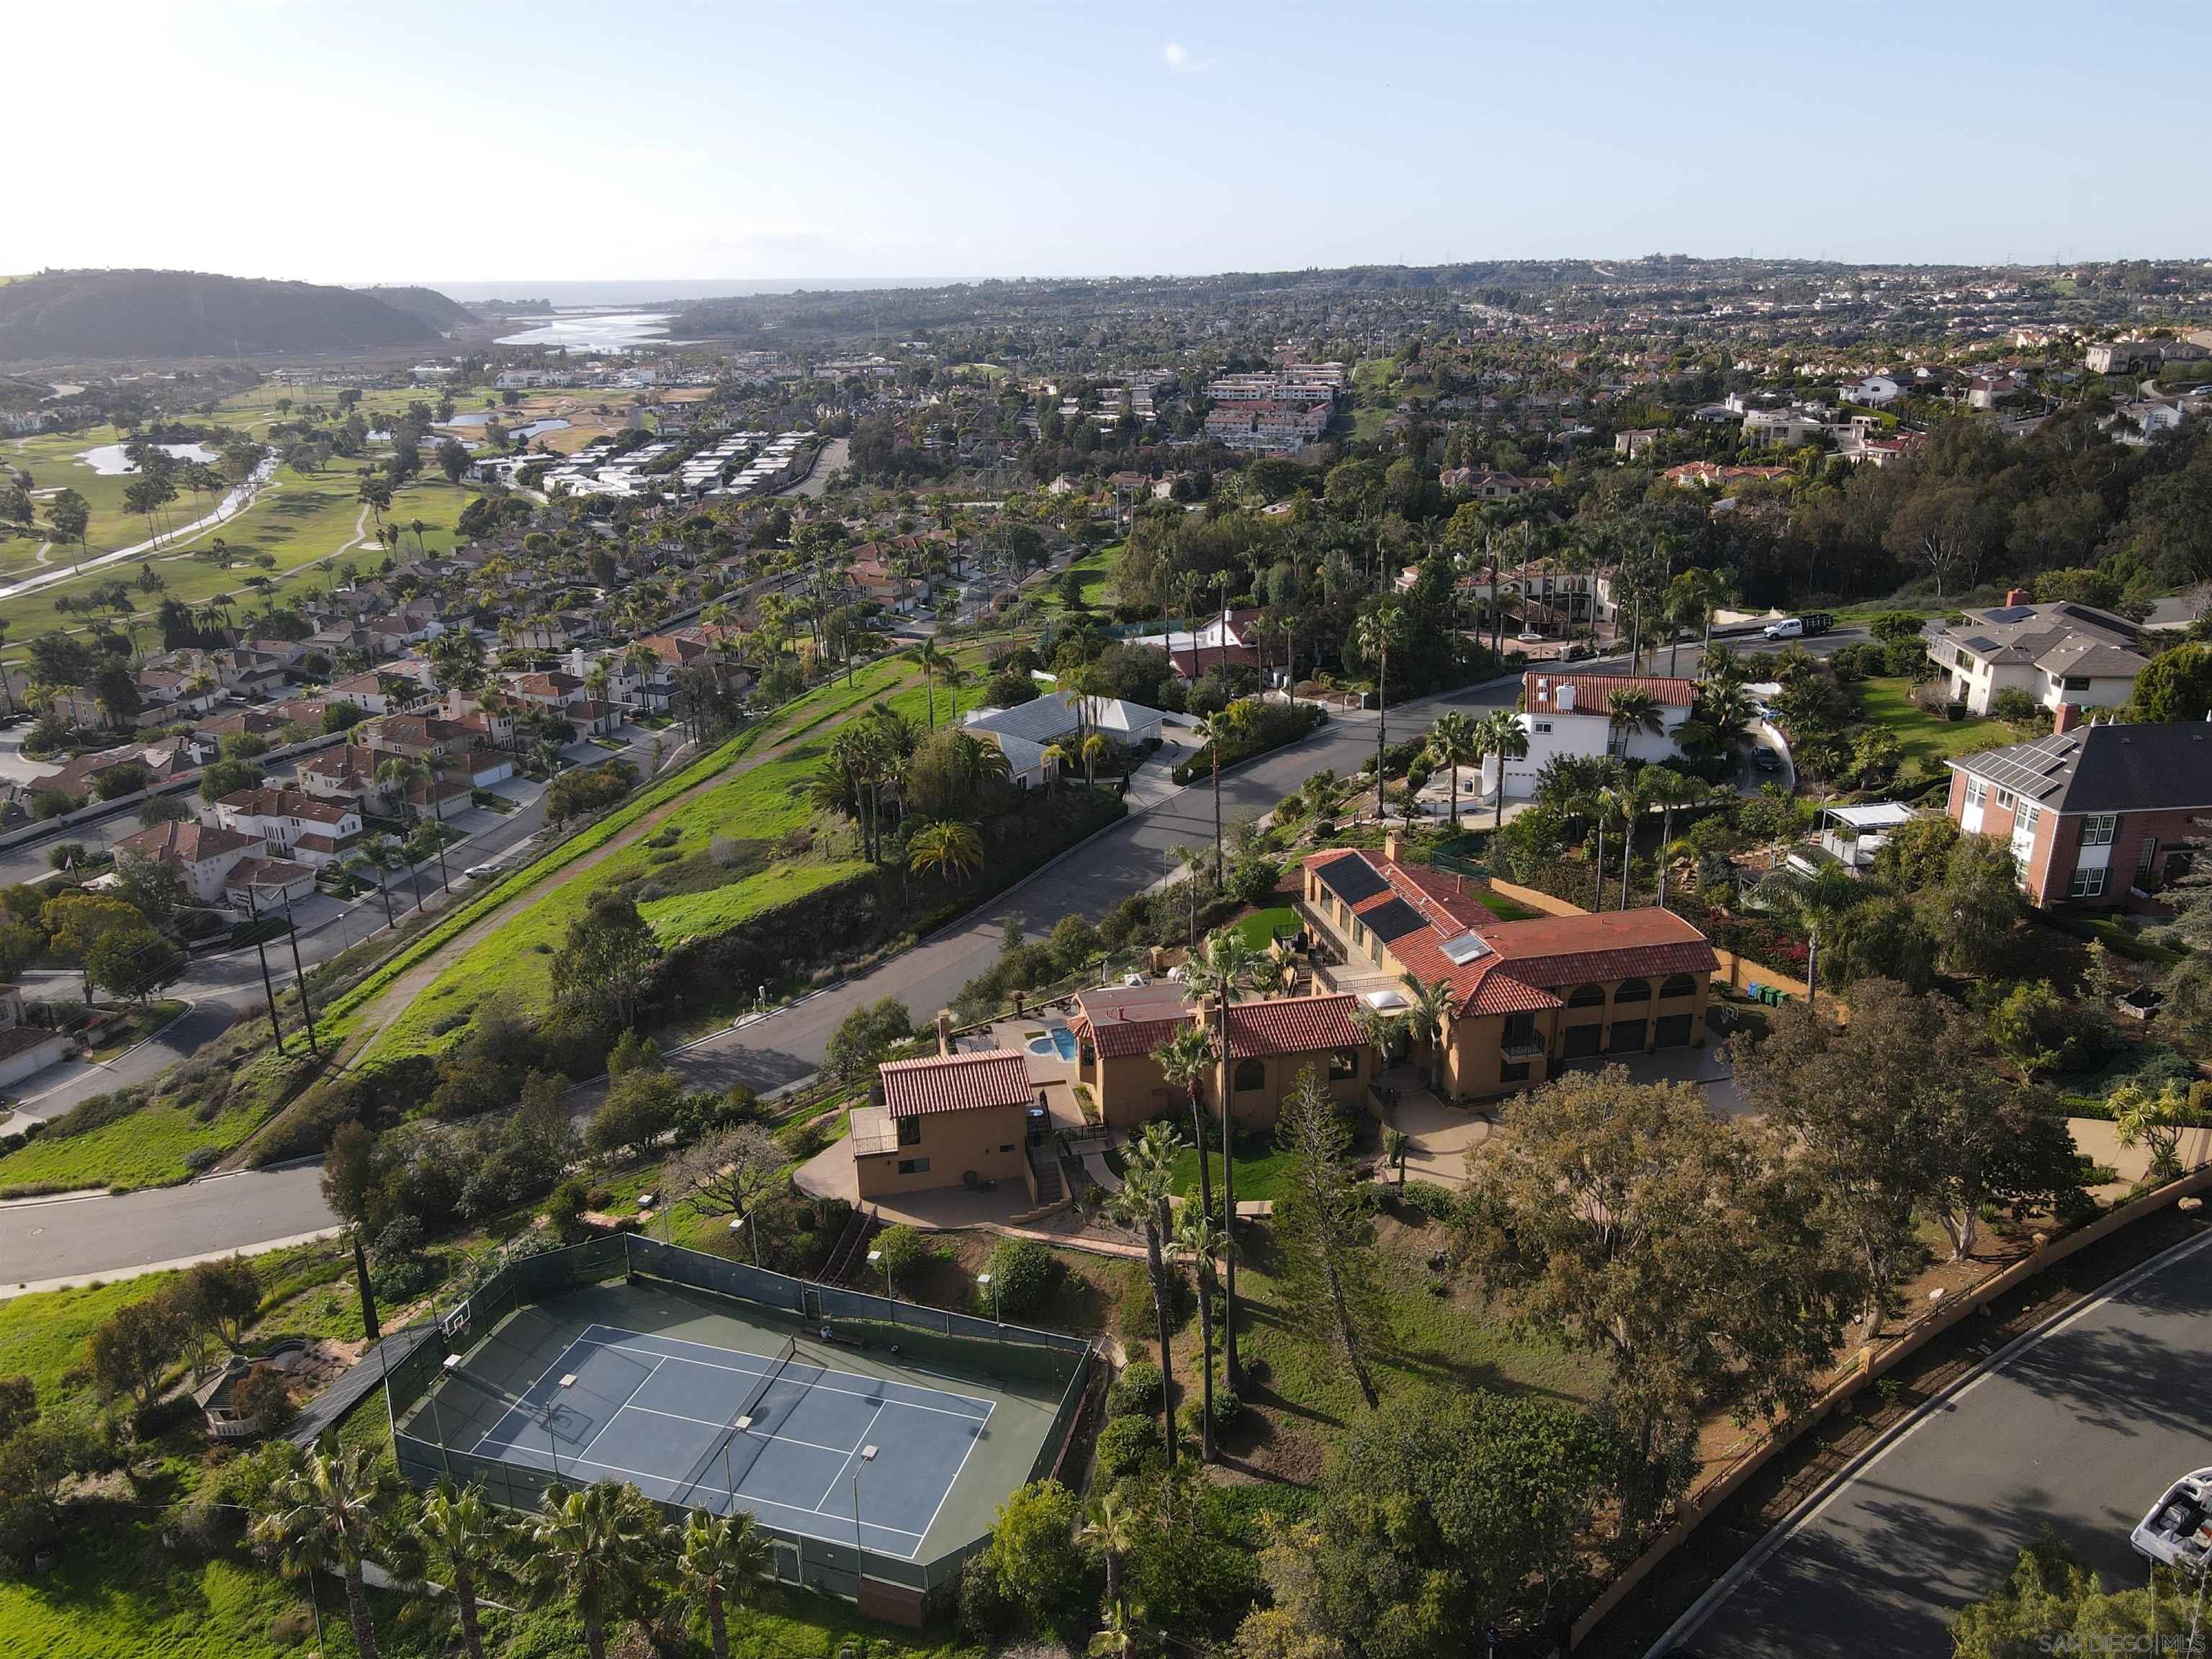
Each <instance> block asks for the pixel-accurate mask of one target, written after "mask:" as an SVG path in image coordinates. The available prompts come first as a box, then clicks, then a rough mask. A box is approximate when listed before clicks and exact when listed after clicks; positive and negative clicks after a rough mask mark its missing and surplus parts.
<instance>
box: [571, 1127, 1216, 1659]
mask: <svg viewBox="0 0 2212 1659" xmlns="http://www.w3.org/2000/svg"><path fill="white" fill-rule="evenodd" d="M1175 1155H1176V1132H1175V1129H1174V1127H1172V1126H1171V1125H1169V1124H1165V1123H1148V1124H1146V1126H1145V1127H1144V1130H1143V1132H1142V1133H1139V1135H1138V1137H1137V1139H1135V1140H1134V1141H1133V1142H1132V1143H1131V1145H1130V1147H1129V1150H1128V1152H1127V1153H1126V1154H1125V1155H1124V1157H1125V1162H1124V1164H1123V1165H1122V1170H1121V1191H1120V1192H1118V1193H1115V1194H1114V1195H1113V1197H1112V1198H1110V1199H1109V1200H1107V1209H1108V1211H1109V1213H1110V1214H1111V1215H1112V1216H1113V1217H1114V1218H1115V1220H1116V1221H1119V1222H1120V1223H1121V1225H1123V1226H1126V1227H1131V1228H1134V1229H1137V1230H1138V1231H1141V1232H1142V1233H1143V1234H1144V1236H1145V1267H1146V1272H1147V1273H1149V1274H1150V1276H1151V1279H1152V1314H1153V1317H1154V1319H1155V1320H1156V1321H1157V1322H1158V1327H1159V1342H1160V1384H1161V1387H1160V1434H1161V1440H1162V1443H1163V1444H1164V1446H1165V1448H1166V1449H1167V1458H1168V1463H1169V1466H1170V1468H1172V1467H1173V1466H1174V1463H1175V1456H1176V1437H1175V1401H1174V1399H1173V1395H1174V1392H1175V1389H1174V1370H1173V1361H1172V1359H1171V1358H1170V1352H1169V1346H1168V1344H1169V1340H1170V1335H1171V1334H1172V1332H1171V1328H1170V1322H1169V1319H1168V1308H1169V1304H1170V1302H1171V1300H1172V1297H1173V1291H1174V1285H1173V1283H1172V1281H1171V1280H1170V1279H1169V1277H1168V1265H1167V1255H1166V1248H1167V1240H1168V1237H1169V1234H1170V1231H1171V1229H1170V1222H1169V1218H1168V1195H1169V1194H1170V1192H1172V1191H1173V1190H1174V1187H1175ZM592 1659H602V1656H600V1655H598V1654H594V1655H593V1656H592Z"/></svg>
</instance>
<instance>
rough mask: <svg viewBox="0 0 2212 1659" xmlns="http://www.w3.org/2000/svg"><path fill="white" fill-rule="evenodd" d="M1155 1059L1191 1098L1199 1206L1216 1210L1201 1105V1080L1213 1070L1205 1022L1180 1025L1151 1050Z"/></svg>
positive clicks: (1177, 1086) (1162, 1071)
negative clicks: (1166, 1038)
mask: <svg viewBox="0 0 2212 1659" xmlns="http://www.w3.org/2000/svg"><path fill="white" fill-rule="evenodd" d="M1152 1058H1153V1059H1154V1060H1158V1062H1159V1066H1160V1074H1161V1075H1162V1076H1163V1077H1164V1078H1166V1079H1167V1080H1168V1081H1169V1082H1170V1083H1172V1084H1174V1085H1176V1088H1178V1089H1181V1090H1182V1091H1183V1093H1184V1094H1186V1095H1188V1097H1190V1141H1191V1145H1192V1146H1195V1147H1197V1148H1198V1205H1199V1208H1200V1209H1201V1210H1203V1211H1204V1212H1206V1214H1208V1215H1212V1213H1213V1176H1212V1170H1211V1169H1210V1167H1209V1164H1210V1161H1211V1159H1210V1154H1209V1153H1208V1152H1207V1150H1206V1121H1205V1118H1204V1115H1203V1109H1202V1107H1201V1104H1200V1096H1201V1094H1202V1092H1203V1091H1201V1090H1200V1086H1199V1085H1200V1082H1201V1081H1202V1080H1203V1079H1204V1078H1205V1076H1206V1073H1208V1072H1210V1071H1212V1069H1213V1043H1212V1040H1211V1039H1210V1038H1208V1037H1207V1036H1206V1028H1205V1025H1204V1024H1203V1022H1201V1023H1200V1024H1195V1025H1179V1026H1177V1027H1176V1034H1175V1035H1174V1036H1171V1037H1170V1038H1169V1039H1168V1040H1167V1041H1166V1042H1164V1043H1162V1044H1161V1045H1160V1046H1159V1047H1158V1048H1155V1049H1153V1050H1152Z"/></svg>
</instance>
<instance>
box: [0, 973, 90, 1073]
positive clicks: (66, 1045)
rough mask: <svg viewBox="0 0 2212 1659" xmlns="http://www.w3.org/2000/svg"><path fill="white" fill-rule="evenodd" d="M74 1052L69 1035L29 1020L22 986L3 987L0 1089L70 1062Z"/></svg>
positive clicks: (0, 988) (0, 1016)
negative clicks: (57, 1064) (49, 1068)
mask: <svg viewBox="0 0 2212 1659" xmlns="http://www.w3.org/2000/svg"><path fill="white" fill-rule="evenodd" d="M74 1051H75V1046H74V1045H73V1044H72V1043H71V1042H70V1040H69V1037H68V1036H67V1035H66V1034H65V1033H64V1032H61V1031H58V1030H53V1029H52V1027H50V1026H45V1025H33V1024H31V1023H30V1021H29V1020H28V1019H27V1018H26V1017H25V1015H24V1012H23V989H22V987H21V986H19V985H0V1089H3V1088H6V1087H8V1086H9V1085H11V1084H15V1083H20V1082H21V1081H22V1080H23V1079H25V1078H27V1077H28V1076H30V1075H31V1073H33V1072H41V1071H44V1070H45V1069H46V1067H47V1066H51V1065H52V1064H53V1063H54V1062H55V1061H56V1060H66V1059H67V1058H68V1057H69V1056H70V1054H72V1053H73V1052H74Z"/></svg>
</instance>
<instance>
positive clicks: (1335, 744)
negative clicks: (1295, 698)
mask: <svg viewBox="0 0 2212 1659" xmlns="http://www.w3.org/2000/svg"><path fill="white" fill-rule="evenodd" d="M1857 637H1863V635H1852V634H1839V635H1829V636H1827V637H1826V638H1824V639H1821V640H1820V641H1814V646H1813V648H1814V650H1816V651H1822V652H1825V651H1827V650H1832V649H1833V648H1835V647H1837V646H1838V645H1842V644H1846V643H1849V642H1850V641H1851V640H1852V639H1854V638H1857ZM1738 643H1739V644H1740V646H1741V647H1742V648H1747V649H1753V650H1756V649H1759V648H1760V647H1759V645H1758V643H1757V642H1755V641H1740V642H1738ZM1617 665H1618V659H1590V660H1589V661H1587V662H1583V663H1578V664H1576V665H1575V667H1576V668H1577V670H1579V671H1584V672H1592V671H1603V670H1605V669H1607V668H1608V667H1614V666H1617ZM1518 687H1519V676H1518V675H1517V674H1516V675H1515V676H1513V677H1512V678H1507V679H1500V680H1496V681H1492V682H1491V683H1489V684H1486V685H1482V686H1475V687H1471V688H1468V689H1466V690H1459V691H1453V692H1447V693H1444V694H1443V695H1441V696H1435V697H1430V698H1425V699H1423V700H1421V701H1419V702H1413V703H1408V704H1407V705H1406V706H1405V707H1404V708H1394V709H1392V710H1390V711H1389V735H1390V739H1391V741H1392V742H1394V743H1395V742H1399V741H1402V740H1403V739H1404V738H1407V737H1411V736H1413V735H1414V733H1415V732H1419V731H1425V730H1426V729H1427V726H1428V725H1429V722H1430V721H1431V720H1434V719H1435V717H1436V716H1437V714H1440V713H1442V712H1443V710H1445V709H1447V708H1485V707H1492V708H1496V707H1510V706H1511V704H1512V703H1513V702H1515V700H1516V697H1517V696H1518ZM1374 750H1375V716H1374V715H1373V714H1359V713H1353V714H1339V715H1337V716H1335V717H1334V718H1333V719H1332V720H1330V721H1329V723H1328V725H1327V726H1323V727H1322V729H1321V730H1320V731H1319V732H1316V733H1315V734H1314V735H1313V736H1312V737H1310V738H1307V739H1306V740H1305V741H1304V742H1303V743H1299V744H1293V745H1291V747H1289V748H1286V749H1279V750H1275V751H1274V752H1273V753H1272V754H1268V755H1263V756H1261V757H1259V758H1258V759H1256V760H1254V761H1251V762H1249V763H1247V764H1245V765H1243V766H1241V767H1239V768H1237V769H1236V770H1234V771H1232V772H1231V773H1229V774H1228V775H1225V776H1224V778H1223V779H1222V781H1221V798H1222V819H1223V822H1224V823H1234V822H1236V821H1237V820H1238V819H1240V818H1249V817H1257V816H1258V815H1259V814H1261V813H1262V812H1265V811H1267V810H1268V809H1269V808H1271V807H1273V805H1275V803H1276V802H1277V801H1279V800H1280V799H1282V797H1283V796H1285V795H1286V794H1288V793H1290V792H1291V790H1292V789H1295V788H1296V787H1298V785H1299V784H1301V783H1303V782H1304V781H1305V780H1306V779H1307V778H1308V777H1310V775H1313V774H1314V773H1316V772H1317V771H1319V770H1321V769H1322V768H1323V767H1330V768H1334V769H1335V770H1336V772H1337V773H1338V774H1339V775H1345V776H1348V775H1351V774H1352V773H1354V772H1356V771H1358V769H1359V766H1360V763H1362V762H1363V761H1364V760H1366V759H1367V757H1369V756H1370V755H1372V754H1373V753H1374ZM517 817H520V814H518V815H517ZM510 822H512V820H510ZM1212 836H1213V799H1212V785H1211V781H1204V782H1200V783H1197V784H1194V785H1192V786H1190V787H1188V788H1186V789H1183V790H1181V791H1179V792H1177V793H1175V794H1172V795H1170V796H1169V797H1167V798H1166V799H1163V800H1161V801H1159V802H1158V803H1157V804H1156V805H1153V806H1152V807H1151V808H1150V809H1148V810H1146V811H1141V812H1137V813H1133V814H1132V815H1131V816H1130V817H1127V818H1124V819H1122V820H1121V822H1119V823H1116V824H1115V825H1114V826H1113V827H1112V828H1110V829H1108V830H1106V831H1105V832H1103V834H1101V835H1099V836H1096V837H1094V838H1093V839H1092V840H1091V841H1089V842H1085V843H1084V844H1083V845H1082V846H1080V847H1079V848H1075V849H1074V850H1073V851H1071V852H1069V853H1066V854H1063V855H1062V856H1061V857H1060V859H1059V860H1058V861H1057V862H1055V863H1054V864H1051V865H1049V866H1047V867H1046V868H1044V869H1043V870H1041V871H1039V872H1037V873H1036V875H1034V876H1031V877H1030V878H1028V879H1027V880H1026V881H1024V882H1023V883H1022V884H1019V885H1018V886H1016V887H1014V888H1012V889H1010V890H1008V891H1006V892H1005V893H1002V894H1000V896H998V897H997V898H996V899H994V900H993V901H991V902H989V903H987V904H986V905H985V906H983V908H981V909H980V910H979V911H977V912H976V913H975V915H973V916H971V917H969V918H968V919H966V920H965V921H960V922H956V923H955V924H953V926H952V927H951V928H950V929H948V930H947V931H946V932H945V933H939V934H938V935H936V936H935V937H933V938H932V939H927V940H925V941H924V942H923V943H922V944H921V945H917V946H916V947H915V949H913V950H911V951H906V952H905V953H903V954H902V955H900V956H897V957H892V958H891V959H890V961H888V962H886V963H883V964H882V965H881V966H879V967H878V968H876V969H873V970H872V971H871V972H869V973H867V974H865V975H861V976H860V978H858V979H854V980H848V981H843V982H842V983H840V984H838V985H836V986H835V987H831V988H830V989H829V991H827V992H824V993H823V994H820V995H818V996H816V997H813V998H811V999H810V1000H807V1001H805V1002H804V1003H801V1004H799V1005H797V1006H792V1007H788V1008H786V1009H784V1010H782V1011H781V1012H777V1013H775V1014H773V1015H771V1016H770V1017H769V1018H767V1019H765V1020H762V1021H760V1022H758V1023H757V1024H753V1025H750V1026H748V1027H747V1028H746V1029H745V1030H742V1031H724V1032H720V1033H717V1034H715V1035H714V1036H709V1037H708V1038H706V1039H704V1040H703V1041H702V1042H698V1043H696V1044H694V1045H693V1046H692V1047H690V1048H687V1049H685V1050H684V1051H682V1052H681V1053H680V1054H675V1055H672V1056H671V1063H672V1064H674V1065H675V1066H676V1067H677V1069H678V1071H679V1072H680V1073H682V1074H683V1075H684V1078H685V1079H686V1081H687V1082H689V1083H690V1084H691V1085H693V1086H695V1087H702V1088H705V1087H726V1086H727V1085H729V1084H731V1083H733V1082H738V1081H743V1082H745V1083H748V1084H750V1085H752V1086H753V1087H755V1088H757V1089H767V1088H773V1087H775V1086H777V1085H781V1084H785V1083H789V1082H792V1081H793V1080H795V1079H799V1078H802V1077H805V1076H806V1075H807V1074H808V1073H811V1072H813V1071H815V1070H816V1069H817V1067H818V1066H820V1064H821V1062H822V1060H823V1056H824V1055H825V1054H827V1052H828V1049H829V1036H830V1033H831V1032H832V1031H834V1030H836V1026H837V1023H838V1021H840V1020H841V1019H842V1018H844V1017H845V1015H846V1014H847V1013H848V1012H851V1010H852V1009H853V1008H854V1007H855V1006H858V1005H860V1004H861V1003H863V1002H873V1001H875V1000H878V998H881V997H885V996H893V997H896V998H897V999H898V1000H900V1001H902V1002H903V1003H905V1004H906V1006H907V1008H908V1012H911V1013H912V1014H914V1015H915V1017H917V1018H921V1019H923V1020H927V1018H929V1017H930V1016H931V1015H932V1014H933V1013H934V1012H936V1011H937V1009H939V1008H940V1007H942V1006H945V1005H946V1004H947V1003H949V1002H950V1001H951V1000H952V998H953V996H954V995H955V994H957V992H958V991H959V989H960V987H962V986H963V985H965V984H966V983H967V982H968V981H969V980H970V979H972V978H974V977H975V975H977V974H979V973H981V972H982V971H983V970H984V969H987V968H988V967H989V966H990V965H991V963H993V962H994V961H995V960H996V959H997V957H998V952H999V940H1000V935H1001V933H1003V931H1004V929H1005V926H1006V921H1007V920H1008V919H1009V918H1012V919H1015V920H1018V921H1020V922H1021V924H1022V927H1023V928H1024V931H1026V932H1027V933H1030V935H1031V936H1032V937H1041V936H1042V935H1043V934H1045V933H1048V932H1049V931H1050V930H1051V927H1052V925H1053V923H1054V922H1055V921H1058V920H1059V919H1060V917H1061V916H1063V915H1069V914H1071V913H1073V914H1079V915H1088V916H1091V917H1094V918H1095V917H1097V916H1100V915H1103V914H1104V913H1105V912H1106V911H1107V910H1108V909H1109V908H1111V907H1112V906H1113V905H1115V904H1117V903H1119V902H1121V900H1122V899H1124V898H1126V897H1127V896H1129V895H1130V894H1132V893H1137V892H1141V891H1143V890H1145V889H1146V888H1148V887H1150V886H1152V884H1154V883H1155V882H1157V881H1158V880H1159V879H1161V878H1163V877H1164V876H1166V875H1168V874H1169V873H1170V872H1171V871H1172V870H1173V869H1174V867H1175V860H1174V859H1173V856H1172V849H1173V848H1176V847H1177V846H1197V845H1199V844H1200V842H1211V840H1212ZM370 902H372V903H373V902H374V901H370ZM378 920H381V918H380V917H379V918H378ZM248 961H249V963H250V957H249V958H248ZM234 1000H235V999H234ZM251 1002H252V999H251V997H250V995H249V996H248V997H247V998H246V1000H244V1001H243V1002H241V1004H240V1006H241V1010H243V1009H245V1008H247V1007H250V1006H251ZM596 1094H597V1091H596V1089H586V1090H585V1091H581V1102H582V1103H581V1104H580V1108H579V1109H580V1110H586V1111H587V1110H588V1109H590V1105H591V1103H592V1102H593V1100H595V1098H596ZM316 1178H317V1176H316V1172H315V1171H314V1170H288V1171H283V1172H280V1173H278V1174H275V1175H270V1174H265V1173H264V1174H258V1175H241V1176H227V1177H224V1178H223V1179H224V1181H225V1182H228V1183H234V1184H231V1185H229V1187H228V1194H227V1195H226V1196H225V1198H224V1200H223V1201H222V1203H221V1204H220V1205H219V1206H214V1207H212V1208H210V1206H207V1205H206V1203H205V1200H204V1197H203V1196H202V1194H203V1190H204V1188H205V1187H207V1186H208V1185H209V1184H210V1183H207V1182H193V1183H191V1184H189V1185H187V1186H185V1187H179V1188H166V1189H163V1190H161V1191H157V1192H148V1193H142V1194H134V1195H133V1196H132V1197H131V1198H130V1199H128V1200H125V1199H88V1200H82V1201H79V1202H76V1203H75V1204H73V1205H71V1206H67V1208H66V1209H65V1210H64V1209H58V1208H55V1207H54V1206H47V1207H48V1208H49V1209H50V1210H51V1211H52V1212H51V1213H49V1214H47V1215H45V1216H42V1217H40V1218H38V1221H37V1224H36V1228H35V1231H33V1224H32V1222H31V1221H29V1220H27V1207H24V1206H0V1281H4V1282H6V1283H9V1284H12V1283H15V1282H16V1281H18V1280H19V1279H41V1278H43V1279H52V1278H59V1277H64V1276H83V1275H89V1274H95V1273H101V1272H103V1271H107V1270H111V1269H112V1268H115V1267H120V1266H125V1265H135V1264H138V1263H143V1262H147V1261H175V1260H178V1259H179V1258H180V1257H183V1256H186V1255H192V1254H196V1253H198V1252H203V1251H221V1250H225V1249H234V1248H248V1247H251V1246H253V1245H256V1244H260V1243H265V1242H267V1241H269V1240H272V1239H278V1238H289V1237H295V1236H296V1235H298V1234H300V1233H301V1232H305V1231H311V1230H313V1228H316V1227H327V1226H329V1225H332V1222H333V1218H332V1217H331V1215H330V1212H328V1211H327V1210H326V1209H325V1208H324V1207H323V1206H322V1203H321V1200H320V1197H319V1194H318V1193H317V1192H316V1186H315V1183H316ZM126 1206H127V1207H126ZM218 1223H219V1224H220V1225H218ZM18 1261H24V1262H26V1263H28V1264H29V1265H28V1266H27V1267H17V1266H16V1265H15V1264H16V1263H17V1262H18Z"/></svg>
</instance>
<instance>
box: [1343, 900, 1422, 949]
mask: <svg viewBox="0 0 2212 1659" xmlns="http://www.w3.org/2000/svg"><path fill="white" fill-rule="evenodd" d="M1359 919H1360V921H1364V922H1365V923H1366V924H1367V931H1368V932H1369V933H1372V934H1374V935H1375V937H1376V938H1377V939H1381V940H1382V941H1383V943H1384V944H1385V945H1388V944H1389V942H1390V941H1391V940H1392V939H1403V938H1405V937H1406V935H1407V934H1408V933H1414V932H1417V931H1418V930H1419V929H1420V928H1423V927H1427V926H1428V923H1426V922H1425V921H1422V920H1421V913H1420V912H1419V910H1416V909H1415V908H1413V906H1412V905H1410V904H1408V903H1407V902H1406V901H1405V900H1403V899H1401V898H1394V899H1392V900H1391V901H1390V902H1389V903H1388V904H1378V905H1376V907H1375V908H1373V909H1372V910H1368V911H1364V912H1362V913H1361V915H1360V918H1359Z"/></svg>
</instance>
